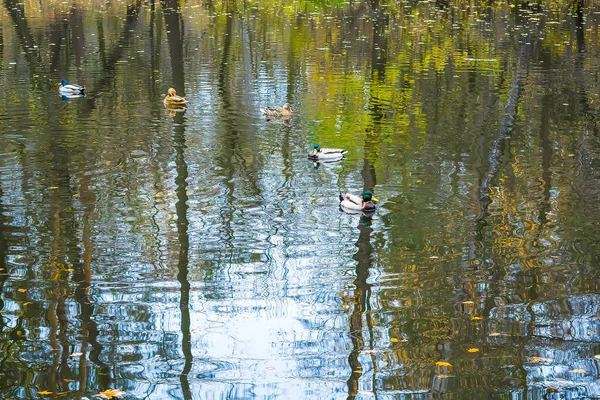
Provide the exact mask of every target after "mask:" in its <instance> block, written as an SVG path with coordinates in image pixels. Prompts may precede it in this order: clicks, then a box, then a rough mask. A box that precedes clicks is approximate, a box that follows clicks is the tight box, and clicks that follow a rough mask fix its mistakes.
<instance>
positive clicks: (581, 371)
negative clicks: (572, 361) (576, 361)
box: [569, 368, 587, 374]
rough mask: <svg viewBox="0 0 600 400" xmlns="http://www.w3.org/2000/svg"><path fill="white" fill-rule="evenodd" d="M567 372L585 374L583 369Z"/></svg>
mask: <svg viewBox="0 0 600 400" xmlns="http://www.w3.org/2000/svg"><path fill="white" fill-rule="evenodd" d="M569 372H574V373H576V374H585V373H586V372H587V371H586V370H585V369H581V368H579V369H572V370H570V371H569Z"/></svg>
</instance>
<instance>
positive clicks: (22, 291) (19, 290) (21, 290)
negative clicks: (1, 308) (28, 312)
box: [17, 289, 27, 293]
mask: <svg viewBox="0 0 600 400" xmlns="http://www.w3.org/2000/svg"><path fill="white" fill-rule="evenodd" d="M17 291H18V292H21V293H25V292H26V291H27V289H18V290H17Z"/></svg>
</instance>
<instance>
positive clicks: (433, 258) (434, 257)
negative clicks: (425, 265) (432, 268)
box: [429, 256, 439, 260]
mask: <svg viewBox="0 0 600 400" xmlns="http://www.w3.org/2000/svg"><path fill="white" fill-rule="evenodd" d="M429 258H431V259H432V260H435V259H437V258H439V257H438V256H431V257H429Z"/></svg>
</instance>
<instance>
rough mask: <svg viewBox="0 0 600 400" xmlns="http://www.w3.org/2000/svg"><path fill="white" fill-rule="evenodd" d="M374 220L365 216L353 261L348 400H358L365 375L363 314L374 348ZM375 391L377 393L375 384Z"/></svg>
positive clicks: (371, 344)
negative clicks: (372, 317)
mask: <svg viewBox="0 0 600 400" xmlns="http://www.w3.org/2000/svg"><path fill="white" fill-rule="evenodd" d="M371 222H372V221H371V217H370V216H362V217H361V219H360V222H359V224H358V232H359V235H358V240H357V241H356V247H357V248H358V250H357V251H356V253H355V254H354V256H353V257H352V258H353V259H354V260H355V261H356V279H354V282H353V283H354V286H355V289H354V308H353V309H352V314H351V315H350V318H349V320H348V324H349V327H350V332H349V335H350V340H351V341H352V351H351V352H350V355H349V356H348V364H349V365H350V367H351V368H352V373H351V374H350V377H349V378H348V381H347V384H348V397H347V398H348V399H354V398H356V396H357V394H358V392H359V380H360V377H361V376H362V375H363V372H364V371H363V367H362V365H361V363H360V361H359V359H358V358H359V356H360V354H361V352H362V351H363V350H364V348H365V339H364V337H363V314H365V315H366V321H367V328H368V330H369V342H370V346H369V347H370V348H372V347H373V323H372V320H371V313H370V312H369V311H370V305H369V299H370V297H371V284H369V283H367V279H368V278H369V269H370V268H371V267H372V265H373V245H372V244H371V233H372V232H373V228H371ZM371 359H372V362H373V382H375V378H376V372H377V364H376V360H375V358H374V356H372V358H371ZM373 390H374V391H375V390H376V387H375V384H373Z"/></svg>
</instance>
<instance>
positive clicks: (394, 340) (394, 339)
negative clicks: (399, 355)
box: [390, 337, 398, 343]
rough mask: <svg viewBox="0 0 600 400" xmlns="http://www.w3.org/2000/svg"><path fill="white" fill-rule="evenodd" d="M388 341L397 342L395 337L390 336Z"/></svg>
mask: <svg viewBox="0 0 600 400" xmlns="http://www.w3.org/2000/svg"><path fill="white" fill-rule="evenodd" d="M390 342H392V343H398V339H396V338H395V337H393V338H390Z"/></svg>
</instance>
